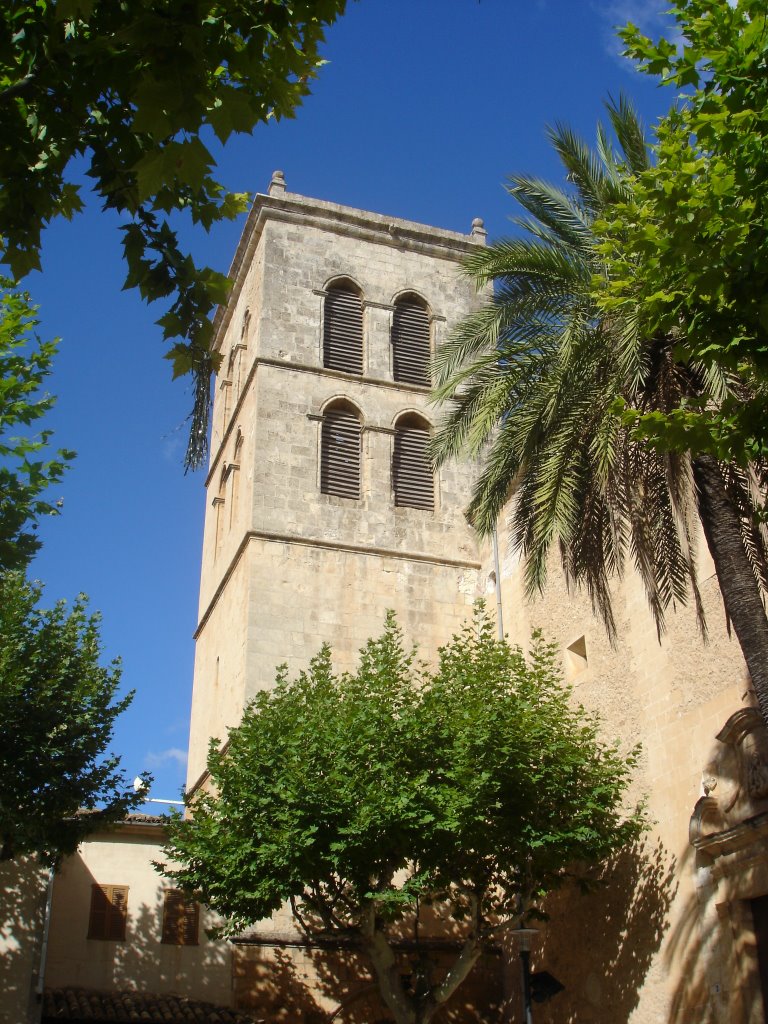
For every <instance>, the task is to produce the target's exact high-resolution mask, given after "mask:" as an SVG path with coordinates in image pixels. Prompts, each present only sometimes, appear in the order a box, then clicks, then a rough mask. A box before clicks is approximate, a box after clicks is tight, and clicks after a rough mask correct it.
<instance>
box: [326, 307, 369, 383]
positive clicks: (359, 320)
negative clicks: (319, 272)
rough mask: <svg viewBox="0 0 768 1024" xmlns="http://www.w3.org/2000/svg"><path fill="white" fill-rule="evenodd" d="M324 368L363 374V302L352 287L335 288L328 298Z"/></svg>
mask: <svg viewBox="0 0 768 1024" xmlns="http://www.w3.org/2000/svg"><path fill="white" fill-rule="evenodd" d="M323 366H327V367H328V368H329V369H331V370H343V371H344V373H357V374H361V373H362V372H363V303H362V300H361V298H360V296H359V295H358V294H357V293H356V292H354V291H352V289H351V288H331V289H329V291H328V294H327V295H326V297H325V312H324V317H323Z"/></svg>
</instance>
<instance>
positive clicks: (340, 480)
mask: <svg viewBox="0 0 768 1024" xmlns="http://www.w3.org/2000/svg"><path fill="white" fill-rule="evenodd" d="M361 436H362V435H361V430H360V420H359V419H358V417H357V415H356V414H355V412H354V410H352V409H351V408H346V407H342V408H335V409H329V410H328V412H327V413H326V414H325V416H323V429H322V439H321V454H320V490H321V491H322V492H323V494H336V495H337V496H338V497H340V498H355V499H359V497H360V440H361Z"/></svg>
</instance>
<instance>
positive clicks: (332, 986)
mask: <svg viewBox="0 0 768 1024" xmlns="http://www.w3.org/2000/svg"><path fill="white" fill-rule="evenodd" d="M401 938H404V937H403V936H401ZM460 938H461V934H460V931H459V929H458V928H457V927H456V926H455V925H451V926H449V927H446V928H445V929H443V930H442V932H441V941H442V942H443V943H450V942H451V941H454V942H458V941H459V940H460ZM260 941H262V942H264V941H265V939H261V940H260ZM431 945H432V944H431V943H430V940H429V939H428V938H426V939H424V940H423V942H422V950H421V952H420V951H419V950H417V949H415V948H414V949H407V950H403V951H402V952H401V953H400V954H399V956H400V962H401V974H402V975H404V976H405V977H406V978H408V977H410V978H414V977H415V976H416V971H417V969H418V967H419V963H420V961H422V959H423V957H424V956H429V958H430V959H431V960H432V961H433V968H432V972H433V973H432V980H433V981H437V980H439V978H440V976H441V974H444V972H445V971H446V970H447V968H448V967H449V966H450V964H451V963H452V961H453V959H454V958H455V956H456V952H455V951H454V950H450V951H449V950H446V949H434V948H430V947H431ZM236 950H237V952H236V954H235V1004H236V1006H237V1007H238V1008H239V1009H242V1010H246V1011H248V1012H250V1013H252V1014H253V1015H254V1017H255V1018H256V1019H261V1020H265V1021H267V1022H269V1024H388V1022H389V1021H390V1020H391V1017H390V1015H389V1013H388V1011H387V1009H386V1006H385V1004H384V1003H383V1001H382V1000H381V997H380V996H379V992H378V986H377V984H376V981H375V977H374V974H373V971H372V969H371V966H370V964H369V963H368V961H367V958H366V956H365V954H364V953H362V952H361V951H359V950H356V949H339V948H329V947H325V948H318V947H316V946H313V947H310V946H305V945H289V944H283V945H279V944H277V945H266V944H265V945H252V944H238V945H237V946H236ZM502 971H503V963H502V960H501V957H500V956H498V955H487V956H486V957H484V958H483V959H482V960H481V961H480V962H479V963H478V964H477V965H476V966H475V968H474V969H473V971H472V973H471V974H470V976H469V977H468V978H467V979H465V981H464V982H463V984H462V985H460V986H459V988H458V989H457V991H456V992H455V993H454V995H453V998H452V999H451V1000H449V1002H448V1003H447V1004H446V1005H445V1007H444V1008H443V1009H442V1010H441V1011H440V1013H439V1014H438V1015H437V1016H436V1017H435V1018H434V1020H435V1024H475V1022H478V1024H480V1022H495V1021H500V1020H501V1019H502V1017H501V1015H500V1005H501V1002H502Z"/></svg>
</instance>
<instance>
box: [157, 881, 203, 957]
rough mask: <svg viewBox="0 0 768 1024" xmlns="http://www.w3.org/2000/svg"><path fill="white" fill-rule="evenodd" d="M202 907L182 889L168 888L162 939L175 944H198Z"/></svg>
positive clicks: (164, 907) (169, 943) (164, 906)
mask: <svg viewBox="0 0 768 1024" xmlns="http://www.w3.org/2000/svg"><path fill="white" fill-rule="evenodd" d="M199 920H200V907H199V906H198V904H197V902H196V901H195V900H194V899H193V898H192V897H190V896H187V895H186V893H184V892H182V890H181V889H166V891H165V899H164V901H163V937H162V941H163V942H164V943H166V944H167V945H173V946H196V945H197V943H198V938H197V934H198V924H199Z"/></svg>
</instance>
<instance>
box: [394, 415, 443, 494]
mask: <svg viewBox="0 0 768 1024" xmlns="http://www.w3.org/2000/svg"><path fill="white" fill-rule="evenodd" d="M428 443H429V430H428V429H427V427H426V425H425V424H423V423H421V422H419V421H414V420H407V421H405V422H404V423H402V425H401V424H398V425H397V426H396V427H395V453H394V461H393V466H392V476H393V481H392V483H393V489H394V492H395V505H399V506H400V507H403V506H405V507H408V508H423V509H433V508H434V507H435V482H434V476H433V473H432V466H431V464H430V461H429V459H428V458H427V444H428Z"/></svg>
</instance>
